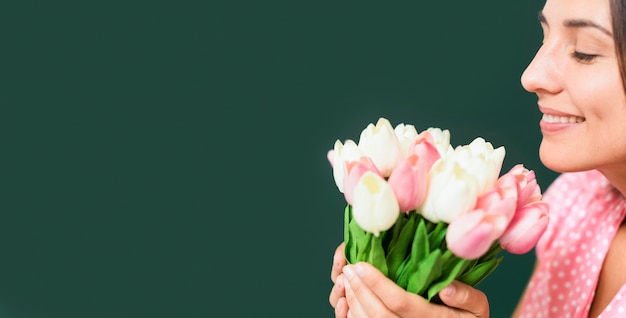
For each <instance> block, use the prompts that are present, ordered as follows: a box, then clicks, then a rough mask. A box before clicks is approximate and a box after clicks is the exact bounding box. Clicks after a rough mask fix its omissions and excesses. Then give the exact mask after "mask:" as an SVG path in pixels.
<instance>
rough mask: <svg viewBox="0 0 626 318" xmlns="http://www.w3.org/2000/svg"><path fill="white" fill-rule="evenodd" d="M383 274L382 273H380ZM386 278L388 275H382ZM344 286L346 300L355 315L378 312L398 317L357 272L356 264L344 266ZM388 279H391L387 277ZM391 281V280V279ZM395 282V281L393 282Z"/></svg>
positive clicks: (365, 315) (382, 315) (386, 315)
mask: <svg viewBox="0 0 626 318" xmlns="http://www.w3.org/2000/svg"><path fill="white" fill-rule="evenodd" d="M379 273H380V272H379ZM380 275H382V273H381V274H380ZM382 278H384V279H386V277H384V276H382ZM344 280H345V281H344V286H345V293H346V300H347V302H348V307H349V308H350V313H351V314H352V315H353V316H354V317H368V314H372V313H376V315H375V316H380V317H397V316H396V315H395V314H394V313H393V312H392V311H391V310H390V309H389V308H387V307H386V306H385V304H384V303H383V302H382V301H381V299H380V298H378V296H377V295H376V294H374V293H373V292H372V290H371V289H370V288H369V286H367V285H366V284H364V282H363V281H362V280H361V277H360V276H359V275H357V274H356V272H355V266H354V265H347V266H345V267H344ZM387 281H389V280H388V279H387ZM389 282H391V281H389ZM391 283H392V284H393V282H391Z"/></svg>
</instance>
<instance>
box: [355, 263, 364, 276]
mask: <svg viewBox="0 0 626 318" xmlns="http://www.w3.org/2000/svg"><path fill="white" fill-rule="evenodd" d="M354 271H355V272H356V274H357V275H359V277H363V276H365V267H363V265H361V264H356V265H354Z"/></svg>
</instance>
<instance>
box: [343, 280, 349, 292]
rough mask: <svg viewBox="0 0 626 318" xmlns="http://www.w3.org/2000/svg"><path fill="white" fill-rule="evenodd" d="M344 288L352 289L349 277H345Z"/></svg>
mask: <svg viewBox="0 0 626 318" xmlns="http://www.w3.org/2000/svg"><path fill="white" fill-rule="evenodd" d="M343 289H345V290H348V289H350V282H349V281H348V278H346V277H344V278H343Z"/></svg>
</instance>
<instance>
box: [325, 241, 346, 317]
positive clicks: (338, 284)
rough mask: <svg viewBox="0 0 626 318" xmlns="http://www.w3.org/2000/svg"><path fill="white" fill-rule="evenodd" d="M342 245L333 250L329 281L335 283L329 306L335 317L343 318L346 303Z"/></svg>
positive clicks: (344, 261) (344, 259)
mask: <svg viewBox="0 0 626 318" xmlns="http://www.w3.org/2000/svg"><path fill="white" fill-rule="evenodd" d="M343 247H344V243H341V244H340V245H339V246H338V247H337V249H336V250H335V255H334V256H333V267H332V269H331V272H330V279H331V280H332V281H333V283H335V285H334V286H333V289H332V290H331V291H330V297H329V301H330V305H331V306H333V308H335V317H338V318H345V317H347V315H348V303H347V301H346V294H345V289H344V285H343V282H344V276H343V272H342V271H343V267H344V266H346V258H345V256H344V254H343Z"/></svg>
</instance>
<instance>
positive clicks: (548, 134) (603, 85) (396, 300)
mask: <svg viewBox="0 0 626 318" xmlns="http://www.w3.org/2000/svg"><path fill="white" fill-rule="evenodd" d="M539 20H540V23H541V26H542V28H543V30H544V40H543V45H542V46H541V48H540V49H539V51H538V52H537V54H536V56H535V58H534V59H533V61H532V62H531V64H530V65H529V66H528V68H527V69H526V70H525V71H524V73H523V75H522V85H523V87H524V88H525V89H526V90H527V91H529V92H532V93H535V94H536V95H537V97H538V107H539V111H540V112H542V113H543V118H542V119H541V122H540V127H541V131H542V134H543V139H542V142H541V146H540V151H539V153H540V158H541V161H542V162H543V164H544V165H545V166H546V167H548V168H550V169H552V170H554V171H558V172H562V174H561V175H560V176H559V177H558V178H557V180H555V182H554V183H553V184H552V185H551V186H550V188H549V189H548V190H547V191H546V192H545V195H544V200H545V201H548V202H549V203H550V204H551V209H550V211H551V215H550V225H549V227H548V230H547V231H546V233H545V234H544V236H543V237H542V238H541V240H540V242H539V243H538V244H537V248H536V252H537V259H538V261H537V265H536V268H535V270H534V273H533V275H532V277H531V280H530V282H529V284H528V286H527V288H526V291H525V292H524V295H523V297H522V299H521V301H520V303H519V305H518V308H517V309H516V310H515V312H514V313H513V316H514V317H532V318H537V317H603V318H606V317H626V270H624V269H626V225H624V224H623V223H624V222H623V221H624V215H625V214H626V200H625V199H624V196H623V194H625V193H626V124H624V123H626V93H625V92H626V89H625V87H626V80H625V78H626V3H624V1H622V0H600V1H591V0H547V1H546V3H545V6H544V8H543V10H542V11H541V13H540V14H539ZM331 279H332V280H333V282H335V285H334V287H333V289H332V291H331V294H330V297H329V298H330V303H331V305H332V306H333V307H334V308H335V316H336V317H370V316H377V317H379V316H382V317H415V316H420V317H489V304H488V300H487V297H486V295H485V294H484V293H482V292H481V291H479V290H477V289H474V288H472V287H470V286H467V285H464V284H462V283H460V282H453V283H452V284H451V285H450V286H448V287H446V288H444V289H443V290H442V291H441V292H440V298H441V300H442V301H443V303H444V304H445V305H447V306H443V305H437V304H431V303H428V302H426V301H425V300H424V299H423V298H421V297H419V296H417V295H413V294H410V293H407V292H405V291H404V290H402V289H401V288H399V287H398V286H396V285H395V284H394V283H393V282H392V281H390V280H388V279H387V278H386V277H384V276H383V275H382V274H381V273H380V272H378V271H377V270H376V269H374V268H373V267H372V266H369V265H368V264H365V263H359V264H355V265H349V266H345V260H344V259H343V245H340V246H339V247H338V248H337V250H336V252H335V256H334V263H333V268H332V273H331Z"/></svg>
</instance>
